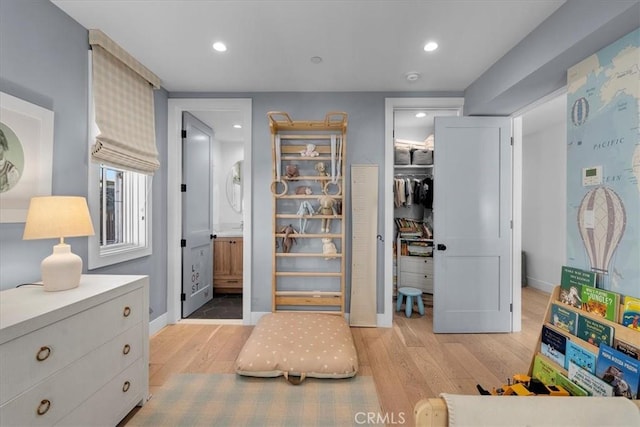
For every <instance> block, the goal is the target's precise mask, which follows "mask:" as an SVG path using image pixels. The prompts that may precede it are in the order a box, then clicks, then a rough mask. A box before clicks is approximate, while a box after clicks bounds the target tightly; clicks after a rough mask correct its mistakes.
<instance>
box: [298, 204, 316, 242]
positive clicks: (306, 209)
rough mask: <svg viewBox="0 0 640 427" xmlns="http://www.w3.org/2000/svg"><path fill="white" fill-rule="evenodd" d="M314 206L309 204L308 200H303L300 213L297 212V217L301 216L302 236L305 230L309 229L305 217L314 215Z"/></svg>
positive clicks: (299, 209)
mask: <svg viewBox="0 0 640 427" xmlns="http://www.w3.org/2000/svg"><path fill="white" fill-rule="evenodd" d="M313 214H314V212H313V206H311V203H309V202H308V201H306V200H303V201H302V202H301V203H300V207H299V208H298V212H296V215H300V219H299V220H298V221H299V226H300V234H304V232H305V230H306V229H307V218H306V217H305V215H313Z"/></svg>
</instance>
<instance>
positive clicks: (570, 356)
mask: <svg viewBox="0 0 640 427" xmlns="http://www.w3.org/2000/svg"><path fill="white" fill-rule="evenodd" d="M570 363H574V364H576V365H578V366H579V367H581V368H582V369H585V370H587V371H589V372H590V373H592V374H595V373H596V355H595V354H594V353H592V352H590V351H589V350H587V349H586V348H584V347H582V346H580V345H579V344H576V343H574V342H573V341H567V353H566V357H565V365H564V368H565V369H567V370H568V369H569V364H570Z"/></svg>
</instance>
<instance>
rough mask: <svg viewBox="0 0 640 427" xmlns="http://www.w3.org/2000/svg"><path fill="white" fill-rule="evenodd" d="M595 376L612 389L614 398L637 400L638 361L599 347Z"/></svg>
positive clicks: (606, 347) (639, 364)
mask: <svg viewBox="0 0 640 427" xmlns="http://www.w3.org/2000/svg"><path fill="white" fill-rule="evenodd" d="M596 376H597V377H598V378H601V379H602V380H603V381H604V382H605V383H607V384H609V385H611V387H613V395H614V396H623V397H626V398H627V399H637V398H638V389H639V386H640V361H638V360H637V359H632V358H631V357H629V356H627V355H626V354H624V353H621V352H619V351H618V350H616V349H614V348H612V347H609V346H608V345H604V344H603V345H601V346H600V351H599V353H598V363H597V364H596Z"/></svg>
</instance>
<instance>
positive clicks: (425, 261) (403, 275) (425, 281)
mask: <svg viewBox="0 0 640 427" xmlns="http://www.w3.org/2000/svg"><path fill="white" fill-rule="evenodd" d="M397 267H398V282H397V283H398V288H401V287H403V286H409V287H412V288H417V289H420V290H421V291H423V292H426V293H428V294H433V258H432V257H423V256H408V255H400V256H399V257H398V266H397Z"/></svg>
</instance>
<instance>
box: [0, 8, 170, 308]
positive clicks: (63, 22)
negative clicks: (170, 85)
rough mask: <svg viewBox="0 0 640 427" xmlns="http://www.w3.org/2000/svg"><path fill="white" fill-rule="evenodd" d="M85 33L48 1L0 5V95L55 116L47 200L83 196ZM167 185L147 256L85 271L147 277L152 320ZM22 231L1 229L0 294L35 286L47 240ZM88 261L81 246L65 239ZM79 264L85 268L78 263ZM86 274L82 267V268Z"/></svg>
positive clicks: (162, 133)
mask: <svg viewBox="0 0 640 427" xmlns="http://www.w3.org/2000/svg"><path fill="white" fill-rule="evenodd" d="M88 49H89V44H88V34H87V30H86V29H85V28H83V27H82V26H81V25H79V24H78V23H77V22H76V21H74V20H73V19H71V18H70V17H69V16H68V15H66V14H65V13H64V12H62V11H61V10H60V9H58V8H57V7H55V6H54V5H53V4H51V3H50V2H49V1H47V0H29V1H24V0H1V1H0V91H2V92H5V93H8V94H10V95H13V96H15V97H18V98H21V99H24V100H26V101H29V102H32V103H34V104H37V105H40V106H42V107H45V108H47V109H50V110H53V112H54V145H53V185H52V194H58V195H78V196H85V197H86V196H87V185H88V177H87V165H88V141H87V105H88V101H87V96H88V92H87V90H88V86H87V85H88V75H87V74H88V63H87V61H88V59H87V52H88ZM155 108H156V137H157V144H158V150H159V154H160V162H161V163H164V164H166V158H167V93H166V92H165V91H162V90H161V91H156V92H155ZM166 188H167V178H166V170H164V169H160V171H158V172H157V173H156V174H155V176H154V180H153V225H152V227H153V255H152V256H150V257H145V258H142V259H139V260H134V261H129V262H126V263H122V264H118V265H114V266H110V267H105V268H102V269H96V270H92V271H91V273H92V274H100V273H108V274H148V275H149V276H150V288H151V289H150V291H151V292H150V295H151V297H150V299H151V301H150V307H151V309H152V310H153V313H152V314H151V316H150V317H151V319H154V318H155V317H157V316H158V315H160V314H162V313H164V312H166V310H167V308H166V307H167V296H166V293H167V291H166V289H167V281H166V274H165V271H166V260H167V249H166V246H167V243H166V229H167V214H166V212H167V200H166V193H167V191H166ZM23 230H24V224H0V289H8V288H12V287H14V286H16V285H17V284H19V283H25V282H32V281H38V280H40V261H41V260H42V259H43V258H45V257H46V256H48V255H50V254H51V250H52V247H53V245H54V244H55V241H53V240H29V241H23V240H22V232H23ZM68 242H69V243H70V244H71V246H72V248H73V251H74V252H75V253H76V254H78V255H80V256H81V257H82V258H83V259H85V260H86V259H87V239H86V238H72V239H68ZM85 264H86V263H85ZM84 270H85V272H86V265H85V268H84Z"/></svg>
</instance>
